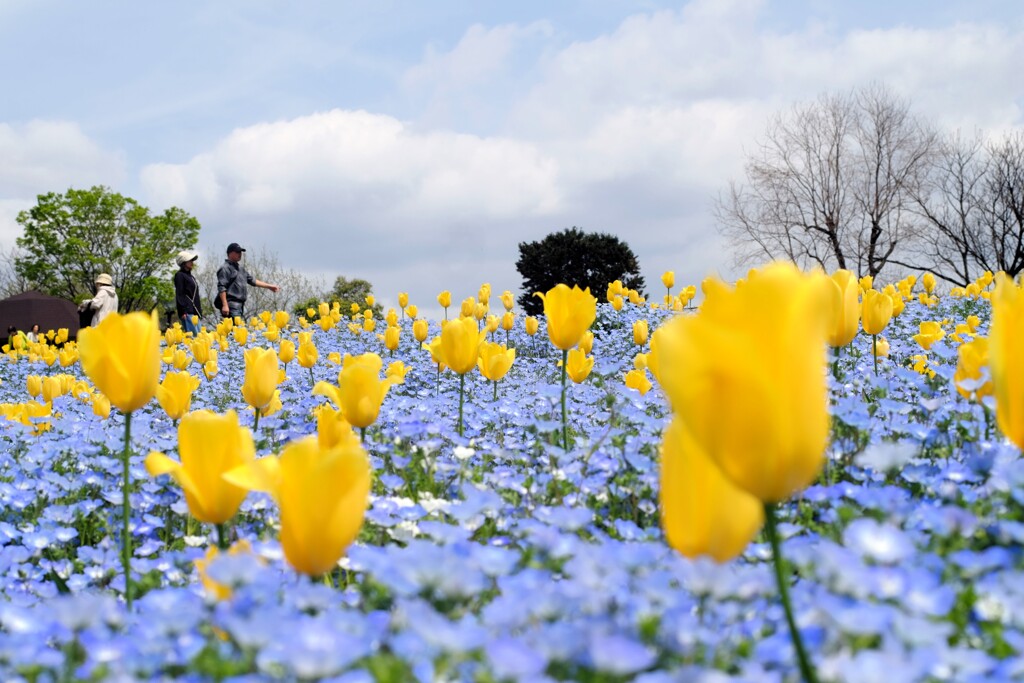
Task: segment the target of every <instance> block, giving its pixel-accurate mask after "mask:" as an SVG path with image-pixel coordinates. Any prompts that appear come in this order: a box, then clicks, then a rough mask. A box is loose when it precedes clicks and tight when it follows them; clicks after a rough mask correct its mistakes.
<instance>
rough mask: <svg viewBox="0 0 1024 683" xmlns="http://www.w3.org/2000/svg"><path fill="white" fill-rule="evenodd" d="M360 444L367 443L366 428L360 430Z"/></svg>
mask: <svg viewBox="0 0 1024 683" xmlns="http://www.w3.org/2000/svg"><path fill="white" fill-rule="evenodd" d="M359 443H366V427H360V428H359Z"/></svg>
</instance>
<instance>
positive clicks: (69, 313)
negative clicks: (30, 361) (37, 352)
mask: <svg viewBox="0 0 1024 683" xmlns="http://www.w3.org/2000/svg"><path fill="white" fill-rule="evenodd" d="M37 323H38V324H39V331H40V332H46V331H47V330H58V329H60V328H62V327H66V328H68V337H69V338H74V337H76V336H77V335H78V307H77V306H76V305H75V304H74V303H72V302H70V301H68V300H67V299H61V298H60V297H56V296H50V295H49V294H43V293H42V292H37V291H35V290H29V291H27V292H22V293H21V294H15V295H14V296H11V297H8V298H6V299H2V300H0V337H4V338H6V337H7V328H8V327H10V326H11V325H14V326H15V327H17V328H18V329H19V330H21V331H22V332H28V331H29V330H31V329H32V326H33V325H35V324H37Z"/></svg>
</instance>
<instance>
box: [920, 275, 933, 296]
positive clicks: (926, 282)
mask: <svg viewBox="0 0 1024 683" xmlns="http://www.w3.org/2000/svg"><path fill="white" fill-rule="evenodd" d="M935 285H936V282H935V276H934V275H932V274H931V273H925V274H924V276H923V277H922V278H921V286H923V287H924V291H925V292H926V293H927V294H931V293H932V291H934V290H935Z"/></svg>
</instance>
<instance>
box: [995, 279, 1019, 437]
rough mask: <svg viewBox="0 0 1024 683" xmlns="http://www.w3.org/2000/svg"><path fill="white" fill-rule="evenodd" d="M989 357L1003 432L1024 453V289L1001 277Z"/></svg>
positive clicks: (999, 421) (998, 284)
mask: <svg viewBox="0 0 1024 683" xmlns="http://www.w3.org/2000/svg"><path fill="white" fill-rule="evenodd" d="M991 301H992V325H991V327H990V328H989V336H988V355H989V367H990V369H991V371H992V388H993V394H994V395H995V399H996V422H997V424H998V425H999V429H1000V430H1001V431H1002V432H1003V434H1004V435H1006V437H1007V438H1008V439H1010V441H1012V442H1013V443H1015V444H1017V447H1018V448H1020V449H1021V450H1024V353H1021V349H1022V348H1024V290H1022V289H1021V287H1020V286H1018V285H1015V284H1014V283H1013V280H1011V279H1010V278H1009V277H1007V276H1005V275H1000V276H999V278H998V279H997V281H996V289H995V293H994V294H993V295H992V299H991Z"/></svg>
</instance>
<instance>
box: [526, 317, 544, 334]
mask: <svg viewBox="0 0 1024 683" xmlns="http://www.w3.org/2000/svg"><path fill="white" fill-rule="evenodd" d="M523 325H524V326H525V327H526V334H528V335H530V336H531V337H532V336H533V335H535V334H537V328H538V327H540V321H539V320H537V319H536V318H535V317H533V316H532V315H528V316H526V318H525V319H524V320H523Z"/></svg>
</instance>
